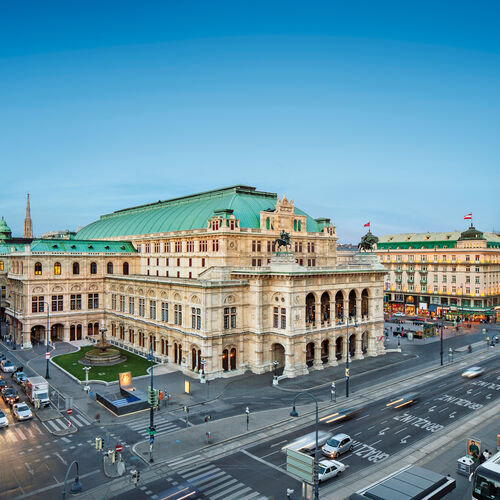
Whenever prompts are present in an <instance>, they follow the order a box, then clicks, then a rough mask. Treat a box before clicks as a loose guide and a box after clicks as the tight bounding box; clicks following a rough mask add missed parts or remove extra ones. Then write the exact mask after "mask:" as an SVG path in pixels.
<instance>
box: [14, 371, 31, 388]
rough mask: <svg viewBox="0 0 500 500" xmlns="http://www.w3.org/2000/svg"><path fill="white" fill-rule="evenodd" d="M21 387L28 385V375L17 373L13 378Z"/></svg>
mask: <svg viewBox="0 0 500 500" xmlns="http://www.w3.org/2000/svg"><path fill="white" fill-rule="evenodd" d="M12 378H13V379H14V380H15V381H16V382H17V383H18V384H19V385H23V384H25V383H26V378H27V377H26V373H24V372H15V373H14V376H13V377H12Z"/></svg>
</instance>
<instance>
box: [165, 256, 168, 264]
mask: <svg viewBox="0 0 500 500" xmlns="http://www.w3.org/2000/svg"><path fill="white" fill-rule="evenodd" d="M165 265H166V266H168V257H167V258H166V259H165Z"/></svg>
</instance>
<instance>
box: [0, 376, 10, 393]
mask: <svg viewBox="0 0 500 500" xmlns="http://www.w3.org/2000/svg"><path fill="white" fill-rule="evenodd" d="M7 387H9V386H8V385H7V382H6V381H5V380H4V379H3V378H0V392H3V391H4V389H6V388H7Z"/></svg>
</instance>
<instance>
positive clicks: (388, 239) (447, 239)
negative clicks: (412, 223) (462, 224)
mask: <svg viewBox="0 0 500 500" xmlns="http://www.w3.org/2000/svg"><path fill="white" fill-rule="evenodd" d="M463 234H464V233H463V232H460V231H450V232H447V233H402V234H386V235H384V236H381V237H380V238H379V242H378V243H377V248H378V249H379V250H382V249H388V248H397V247H399V248H401V249H409V248H410V247H411V248H415V249H417V248H422V247H424V248H435V247H438V248H454V247H456V245H457V241H458V240H459V239H460V236H461V235H463ZM480 234H481V235H482V239H485V240H486V241H487V246H488V247H490V248H497V247H498V246H499V245H500V236H499V235H498V234H495V233H480Z"/></svg>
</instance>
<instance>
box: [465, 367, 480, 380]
mask: <svg viewBox="0 0 500 500" xmlns="http://www.w3.org/2000/svg"><path fill="white" fill-rule="evenodd" d="M483 373H484V368H482V367H481V366H472V367H471V368H469V369H467V370H465V371H464V372H463V373H462V377H465V378H474V377H479V375H482V374H483Z"/></svg>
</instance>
